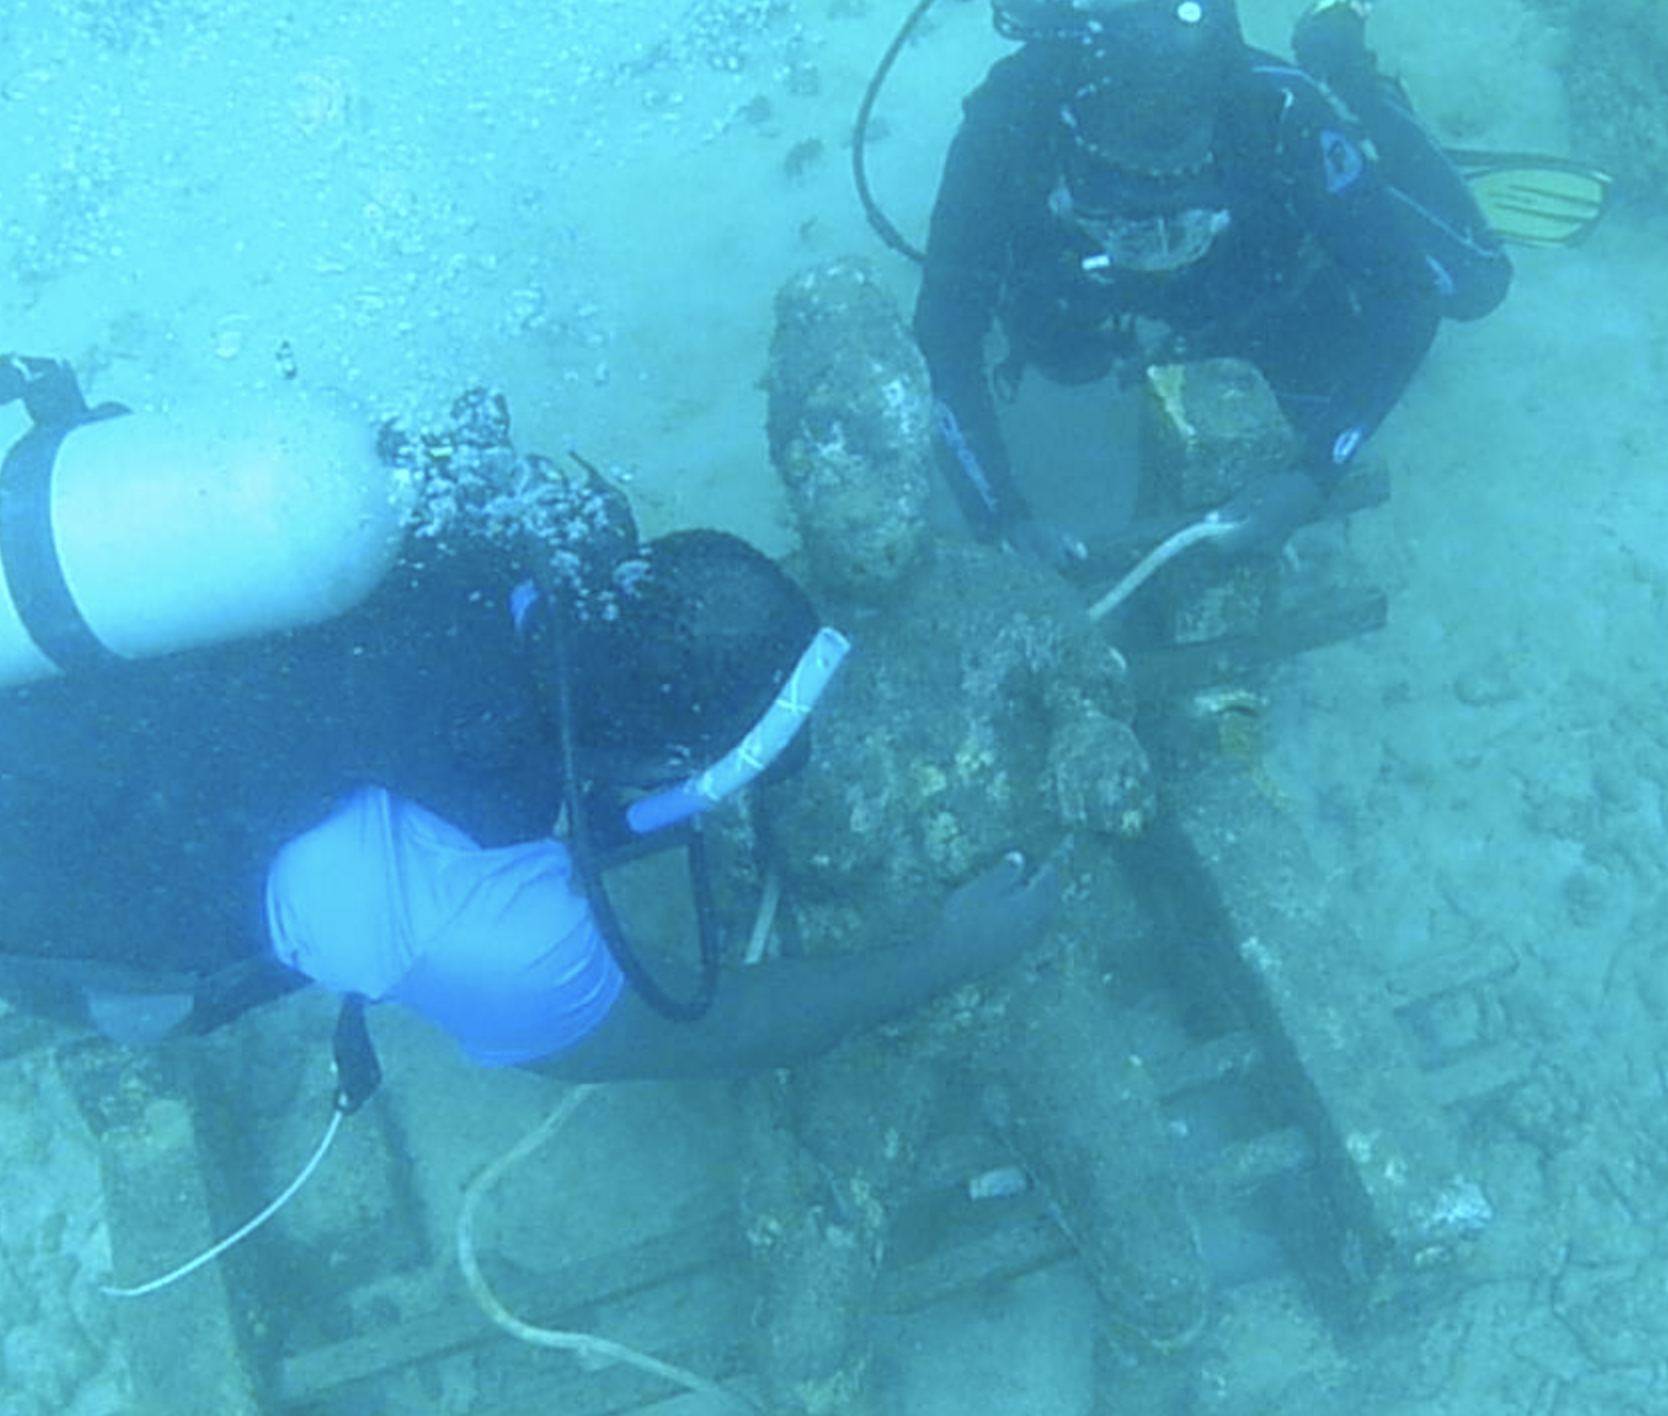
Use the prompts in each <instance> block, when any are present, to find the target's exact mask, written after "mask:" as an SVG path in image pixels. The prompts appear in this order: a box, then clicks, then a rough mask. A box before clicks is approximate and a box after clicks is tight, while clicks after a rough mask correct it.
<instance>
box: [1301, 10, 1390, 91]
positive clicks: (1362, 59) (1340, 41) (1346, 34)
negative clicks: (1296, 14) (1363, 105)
mask: <svg viewBox="0 0 1668 1416" xmlns="http://www.w3.org/2000/svg"><path fill="white" fill-rule="evenodd" d="M1369 9H1370V6H1369V5H1368V4H1367V3H1366V0H1315V3H1314V4H1313V5H1311V6H1310V7H1309V8H1308V9H1307V10H1305V11H1304V12H1303V15H1302V17H1301V18H1300V19H1299V20H1298V22H1297V27H1296V29H1294V30H1293V31H1292V53H1293V54H1294V55H1295V56H1296V57H1297V62H1298V66H1299V67H1300V68H1302V69H1304V70H1305V71H1306V72H1308V73H1310V74H1312V75H1313V76H1314V77H1315V78H1317V79H1320V80H1321V81H1322V82H1323V83H1327V84H1331V85H1332V87H1333V88H1335V89H1337V90H1338V91H1339V92H1340V93H1343V94H1345V95H1348V94H1350V93H1352V92H1359V91H1361V90H1364V89H1365V88H1367V87H1368V86H1370V85H1371V84H1372V82H1373V80H1374V78H1376V77H1377V74H1378V60H1377V59H1375V58H1374V57H1373V52H1372V50H1370V49H1368V48H1367V15H1368V12H1369Z"/></svg>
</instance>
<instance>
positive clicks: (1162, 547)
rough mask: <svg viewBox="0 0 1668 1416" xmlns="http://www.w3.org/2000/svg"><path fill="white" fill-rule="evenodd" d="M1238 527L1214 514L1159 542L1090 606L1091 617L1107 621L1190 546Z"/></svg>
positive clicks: (1213, 538) (1237, 524)
mask: <svg viewBox="0 0 1668 1416" xmlns="http://www.w3.org/2000/svg"><path fill="white" fill-rule="evenodd" d="M1239 528H1240V523H1239V522H1238V521H1229V520H1226V519H1225V518H1224V517H1222V516H1221V515H1220V514H1219V513H1217V512H1214V511H1213V512H1211V513H1210V514H1209V515H1208V516H1203V517H1201V518H1200V519H1199V520H1197V521H1194V522H1190V523H1189V524H1188V525H1186V526H1184V527H1182V529H1181V530H1180V531H1177V532H1176V533H1175V534H1174V535H1172V536H1169V537H1167V538H1166V539H1164V540H1162V541H1160V542H1159V543H1158V544H1157V545H1156V546H1154V547H1153V548H1152V550H1150V551H1148V552H1147V554H1146V555H1144V556H1142V557H1141V559H1140V560H1139V561H1137V562H1136V563H1135V569H1133V570H1132V571H1130V572H1129V574H1128V575H1126V576H1124V578H1123V579H1122V580H1120V581H1119V582H1118V583H1117V584H1116V585H1114V586H1113V587H1112V588H1111V589H1110V590H1108V591H1107V592H1106V593H1105V594H1104V595H1102V596H1101V597H1100V599H1098V600H1096V601H1095V603H1094V604H1093V605H1091V606H1090V607H1089V618H1090V619H1092V620H1103V619H1105V618H1106V617H1107V616H1108V615H1109V614H1111V613H1112V611H1113V610H1115V609H1117V608H1118V606H1119V605H1121V604H1123V602H1124V601H1125V600H1127V599H1129V597H1130V596H1131V595H1133V594H1134V593H1135V592H1136V591H1137V590H1139V589H1140V588H1141V587H1142V586H1143V585H1145V584H1146V583H1147V582H1148V581H1149V580H1151V579H1152V578H1153V576H1155V575H1156V574H1158V572H1159V571H1160V570H1162V569H1163V568H1164V567H1165V566H1166V565H1168V564H1169V563H1170V562H1171V561H1173V560H1174V559H1175V558H1176V557H1177V556H1179V555H1180V554H1181V553H1182V552H1183V551H1185V550H1187V549H1188V548H1189V547H1191V546H1197V545H1198V544H1199V543H1200V542H1201V541H1214V540H1216V539H1217V538H1218V537H1220V536H1226V535H1227V534H1228V533H1229V532H1230V531H1237V530H1239Z"/></svg>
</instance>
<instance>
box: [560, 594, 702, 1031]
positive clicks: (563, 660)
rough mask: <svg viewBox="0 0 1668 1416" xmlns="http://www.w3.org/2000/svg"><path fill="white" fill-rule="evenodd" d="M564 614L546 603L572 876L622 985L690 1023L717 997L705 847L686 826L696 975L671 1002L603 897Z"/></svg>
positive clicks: (664, 1012)
mask: <svg viewBox="0 0 1668 1416" xmlns="http://www.w3.org/2000/svg"><path fill="white" fill-rule="evenodd" d="M567 613H568V609H567V606H566V605H565V604H562V603H561V602H560V601H556V602H555V603H552V604H551V605H550V622H551V636H552V640H553V646H552V647H553V649H554V655H555V660H556V734H557V744H558V752H559V754H560V760H561V766H562V795H563V801H564V804H565V805H566V807H567V817H568V852H569V854H570V856H571V857H572V859H573V866H574V873H575V874H576V875H577V876H578V877H579V883H580V886H581V887H582V888H583V889H584V891H585V899H586V902H587V903H588V904H589V905H590V907H591V914H592V916H593V918H594V919H595V920H596V925H597V930H598V932H599V933H600V934H601V935H602V939H603V942H604V943H605V944H606V945H607V946H608V952H609V953H610V954H612V955H613V956H614V962H615V963H617V964H618V965H619V966H620V972H621V973H623V974H624V975H625V976H626V979H627V981H628V982H629V983H630V984H631V986H632V987H633V988H635V989H636V990H637V992H638V993H639V994H640V995H641V996H642V999H643V1001H644V1002H645V1003H647V1004H648V1005H649V1007H651V1008H652V1009H654V1011H655V1012H657V1013H659V1014H660V1016H661V1017H663V1018H665V1019H667V1020H668V1021H670V1022H674V1023H693V1022H696V1021H697V1020H699V1019H700V1018H703V1017H705V1016H706V1014H707V1011H708V1010H709V1009H710V1008H711V1007H712V1001H713V999H714V998H715V997H716V996H717V994H718V963H719V958H718V953H719V951H718V924H717V911H716V909H715V908H714V904H713V896H712V878H711V874H710V872H709V871H708V868H707V854H706V843H705V841H704V840H703V839H702V837H701V828H700V825H699V823H692V824H691V825H690V826H689V827H687V828H686V835H685V837H684V846H685V851H686V855H687V859H688V863H689V880H690V889H691V892H692V894H693V896H694V900H695V927H696V933H697V935H698V936H699V938H700V947H701V972H700V977H699V978H698V979H697V980H696V983H695V991H694V992H693V993H692V994H691V995H690V996H689V997H688V998H676V997H674V996H673V995H672V994H670V993H668V992H667V991H666V990H665V989H664V988H662V987H661V986H660V984H659V983H658V982H657V981H656V979H655V978H654V976H653V975H652V974H650V972H649V971H648V969H647V967H646V966H645V965H644V964H643V961H642V960H641V959H639V958H638V957H637V953H636V951H635V950H634V949H633V948H632V947H631V942H630V940H629V939H628V938H627V937H626V931H625V927H624V925H622V924H621V923H620V917H619V915H617V914H616V913H615V911H614V904H613V901H612V900H610V899H609V898H608V887H607V884H606V882H605V881H604V880H603V870H602V863H601V861H600V860H599V859H598V856H597V850H596V842H595V838H594V837H593V836H592V834H591V825H590V819H589V814H588V812H587V810H586V805H585V790H584V786H583V784H582V783H581V781H580V777H579V759H578V752H577V750H576V747H575V743H574V729H573V723H574V718H573V682H572V667H571V666H572V659H571V658H570V656H569V652H568V648H569V646H568V633H567V630H568V626H567V622H566V616H567Z"/></svg>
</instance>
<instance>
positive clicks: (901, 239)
mask: <svg viewBox="0 0 1668 1416" xmlns="http://www.w3.org/2000/svg"><path fill="white" fill-rule="evenodd" d="M932 6H933V0H916V5H915V8H914V9H913V10H911V11H910V12H909V14H908V16H907V17H906V18H905V19H904V22H903V24H902V25H901V26H900V27H899V29H898V32H897V34H895V35H893V36H892V42H891V44H889V45H888V46H887V47H886V53H884V54H883V55H881V56H880V63H879V64H878V65H876V67H875V73H874V77H873V78H872V79H870V80H869V86H868V88H866V89H864V91H863V101H862V102H861V103H859V104H858V105H857V120H856V122H855V123H853V125H852V130H851V175H852V180H853V181H854V182H856V184H857V200H858V201H860V202H862V203H863V214H864V215H865V216H867V217H868V218H869V225H870V226H872V227H874V229H875V234H876V235H878V236H879V237H880V239H881V240H882V241H884V242H885V243H886V244H887V245H888V246H890V247H891V248H892V249H893V250H894V251H896V252H897V253H898V254H899V255H900V256H905V257H907V258H908V259H909V260H912V261H914V262H915V263H916V264H917V265H922V264H924V263H925V262H926V259H927V253H926V252H925V251H923V250H922V249H921V248H920V247H919V246H917V245H915V244H914V243H913V242H912V241H910V239H909V238H908V237H907V236H905V235H904V234H903V232H901V231H899V230H898V228H897V227H896V226H894V225H893V224H892V220H891V218H890V217H888V216H887V215H886V213H885V212H884V211H882V210H881V209H880V203H879V202H877V201H876V200H875V198H874V193H873V192H872V191H870V190H869V173H868V169H867V165H866V162H865V152H864V149H865V148H866V147H867V145H868V141H869V119H870V118H871V117H873V116H874V111H875V102H876V100H878V99H879V98H880V91H881V89H882V88H883V87H885V84H886V80H887V77H888V76H889V75H890V74H891V72H892V66H893V65H894V64H895V63H897V61H898V55H899V54H901V53H902V52H903V47H904V45H906V44H908V43H909V41H910V37H911V36H912V35H913V34H914V33H915V27H916V26H917V25H919V24H920V23H921V17H922V16H923V15H925V14H926V13H927V11H928V10H930V9H931V8H932Z"/></svg>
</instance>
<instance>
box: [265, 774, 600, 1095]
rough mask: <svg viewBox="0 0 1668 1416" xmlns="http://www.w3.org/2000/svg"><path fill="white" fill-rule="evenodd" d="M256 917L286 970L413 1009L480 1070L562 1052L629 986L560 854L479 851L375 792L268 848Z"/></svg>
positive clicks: (558, 849) (545, 847) (529, 849)
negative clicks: (270, 857) (260, 911)
mask: <svg viewBox="0 0 1668 1416" xmlns="http://www.w3.org/2000/svg"><path fill="white" fill-rule="evenodd" d="M266 916H267V928H268V932H269V933H270V935H271V938H272V947H273V950H274V952H275V953H276V954H277V955H278V958H279V959H280V960H282V961H283V962H284V963H286V964H288V965H289V966H290V967H291V968H294V969H298V970H300V971H301V972H302V973H304V974H306V975H307V976H308V977H309V978H312V979H315V980H317V981H318V982H319V983H322V984H323V985H324V986H325V987H326V988H330V989H334V990H335V991H336V992H338V993H357V994H361V995H362V996H364V997H366V998H369V999H372V1000H374V1001H383V1000H387V1001H392V1002H396V1003H403V1004H405V1005H406V1006H407V1007H410V1008H414V1009H416V1011H417V1012H419V1013H422V1014H423V1015H424V1016H425V1017H428V1018H430V1019H432V1020H433V1021H434V1022H436V1023H439V1024H440V1026H441V1027H443V1028H445V1029H446V1031H447V1032H449V1033H451V1035H452V1036H453V1037H454V1038H456V1039H457V1041H458V1043H459V1044H460V1045H461V1046H462V1048H463V1050H464V1051H465V1052H466V1053H468V1054H469V1056H470V1057H471V1058H473V1059H474V1060H475V1061H477V1062H481V1063H485V1064H486V1065H488V1066H511V1065H514V1064H516V1063H519V1062H531V1061H533V1060H535V1059H537V1058H540V1057H548V1056H550V1055H551V1054H552V1053H556V1052H560V1051H562V1050H563V1049H564V1048H566V1047H570V1046H572V1045H573V1044H574V1043H576V1042H578V1041H579V1040H580V1039H581V1038H583V1037H584V1036H585V1035H586V1034H587V1033H589V1032H591V1031H592V1029H594V1028H595V1027H597V1025H598V1024H600V1023H601V1022H602V1020H603V1018H604V1017H605V1016H606V1015H607V1013H608V1010H609V1009H610V1008H611V1007H613V1005H614V1001H615V999H617V998H618V997H619V994H620V989H621V987H622V986H623V983H624V978H623V976H622V974H621V973H620V969H619V965H618V964H616V963H615V962H614V958H613V955H611V954H610V953H609V952H608V946H607V944H606V943H605V942H604V940H603V938H602V935H601V933H600V932H599V931H598V929H597V926H596V922H595V919H594V918H593V916H592V914H591V911H590V907H589V906H588V905H587V903H586V901H585V897H584V894H583V892H582V891H581V890H580V889H579V887H578V886H577V885H576V884H575V882H574V880H573V878H572V868H571V862H570V860H569V857H568V853H567V851H566V849H565V848H564V847H563V846H561V845H560V844H559V843H558V842H556V841H553V840H543V841H530V842H528V843H526V844H525V845H518V846H507V847H504V848H503V849H499V850H485V849H483V848H482V847H480V846H478V845H476V844H475V842H474V841H472V840H471V839H470V838H469V837H468V836H467V835H465V834H464V833H463V832H462V831H460V830H458V828H457V827H455V826H453V825H452V824H451V823H450V822H447V821H443V820H442V819H441V818H440V817H438V816H436V815H435V814H434V813H433V812H430V811H426V810H424V809H423V808H422V807H420V806H418V805H417V804H416V803H414V802H410V801H406V800H404V799H403V798H401V797H397V796H394V795H392V794H391V793H389V792H387V791H384V790H383V789H382V788H380V787H369V788H366V789H364V790H361V791H358V792H355V793H354V794H353V795H352V796H351V797H349V798H348V799H347V800H346V801H345V802H343V803H342V805H341V806H340V807H338V808H337V809H336V811H335V812H334V813H333V814H332V815H331V816H330V817H329V818H327V819H326V820H325V821H324V822H322V823H321V824H320V825H318V826H315V827H314V828H313V829H312V830H310V831H307V832H305V833H304V834H303V835H300V836H298V837H296V838H295V839H294V840H293V841H290V842H289V843H288V844H287V845H285V846H284V847H283V849H282V850H280V851H279V853H278V856H277V858H276V859H275V860H274V861H273V863H272V868H271V870H269V871H268V873H267V881H266Z"/></svg>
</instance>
